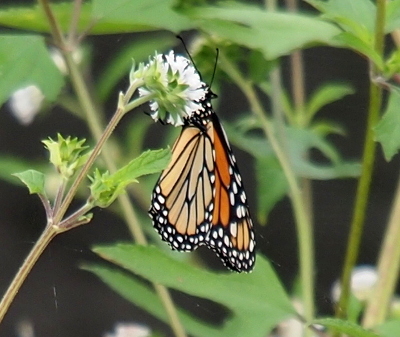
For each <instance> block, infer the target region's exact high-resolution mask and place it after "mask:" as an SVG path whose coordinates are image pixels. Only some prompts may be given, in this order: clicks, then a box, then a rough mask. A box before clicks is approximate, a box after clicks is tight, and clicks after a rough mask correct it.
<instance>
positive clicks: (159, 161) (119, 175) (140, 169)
mask: <svg viewBox="0 0 400 337" xmlns="http://www.w3.org/2000/svg"><path fill="white" fill-rule="evenodd" d="M170 160H171V150H170V149H160V150H149V151H146V152H143V153H142V154H141V155H140V156H139V157H137V158H135V159H133V160H132V161H130V162H129V164H127V165H125V166H124V167H123V168H121V169H120V170H118V171H117V172H116V173H114V174H113V177H114V178H113V179H115V181H124V180H126V181H133V180H135V179H136V178H138V177H140V176H142V175H146V174H152V173H157V172H160V171H162V170H163V169H165V167H166V166H167V165H168V163H169V161H170Z"/></svg>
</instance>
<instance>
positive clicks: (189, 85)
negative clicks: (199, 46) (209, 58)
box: [131, 51, 208, 126]
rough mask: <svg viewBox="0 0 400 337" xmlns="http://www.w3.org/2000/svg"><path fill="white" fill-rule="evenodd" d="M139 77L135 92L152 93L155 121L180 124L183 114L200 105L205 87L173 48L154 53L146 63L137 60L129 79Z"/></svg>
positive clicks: (195, 72) (190, 112)
mask: <svg viewBox="0 0 400 337" xmlns="http://www.w3.org/2000/svg"><path fill="white" fill-rule="evenodd" d="M139 78H140V79H142V80H143V81H144V85H143V86H142V87H140V88H139V95H140V96H141V97H146V96H149V95H152V96H154V97H153V98H152V99H151V101H150V109H151V110H152V112H151V113H150V115H151V117H152V118H153V119H154V120H155V121H157V120H161V121H162V122H164V123H168V124H173V125H175V126H179V125H183V123H184V118H187V117H190V116H192V114H193V112H194V111H196V110H199V109H200V110H201V109H203V107H202V101H203V100H204V99H205V96H206V93H207V90H208V87H207V85H206V84H205V83H204V82H202V81H201V78H200V75H199V74H198V72H197V70H196V68H195V67H194V66H193V65H192V64H191V62H190V61H189V60H188V59H187V58H185V57H183V56H177V55H175V54H174V52H173V51H170V52H169V54H167V55H162V54H156V55H155V56H154V57H153V58H152V59H150V61H149V63H148V64H147V65H143V64H140V65H139V67H138V69H137V70H135V71H132V72H131V81H134V80H135V79H139Z"/></svg>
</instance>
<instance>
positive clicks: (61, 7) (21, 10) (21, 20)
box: [0, 2, 93, 33]
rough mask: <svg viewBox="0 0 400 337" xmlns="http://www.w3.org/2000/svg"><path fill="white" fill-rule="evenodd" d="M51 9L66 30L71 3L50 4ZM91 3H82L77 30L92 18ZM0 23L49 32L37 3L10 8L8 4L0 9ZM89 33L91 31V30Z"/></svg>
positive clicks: (85, 26) (85, 25) (82, 29)
mask: <svg viewBox="0 0 400 337" xmlns="http://www.w3.org/2000/svg"><path fill="white" fill-rule="evenodd" d="M50 6H51V8H52V11H53V13H54V15H55V17H56V18H57V21H58V22H59V23H60V26H61V28H62V30H63V31H64V32H65V31H67V30H68V28H69V25H70V23H71V18H72V15H73V14H74V11H73V3H67V2H65V3H59V4H50ZM91 10H92V5H91V3H88V2H86V3H83V4H82V7H81V13H80V16H79V31H80V32H83V31H85V30H86V29H87V28H88V27H89V26H90V24H91V23H93V20H92V18H91V15H90V13H91ZM0 24H1V25H2V26H6V27H13V28H18V29H21V30H29V31H34V32H46V33H49V32H50V26H49V21H48V20H47V17H46V15H45V14H44V11H43V9H42V8H41V6H39V5H34V6H18V7H14V8H12V7H11V8H10V7H9V6H7V7H5V8H2V9H1V10H0ZM90 33H93V32H92V30H91V31H90Z"/></svg>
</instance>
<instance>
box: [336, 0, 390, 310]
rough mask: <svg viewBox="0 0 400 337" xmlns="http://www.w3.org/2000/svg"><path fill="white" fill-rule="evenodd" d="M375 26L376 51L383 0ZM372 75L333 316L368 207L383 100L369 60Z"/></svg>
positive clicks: (345, 296) (346, 291) (344, 296)
mask: <svg viewBox="0 0 400 337" xmlns="http://www.w3.org/2000/svg"><path fill="white" fill-rule="evenodd" d="M376 5H377V12H376V23H375V24H376V27H375V51H376V52H377V53H378V55H382V54H383V49H384V36H385V35H384V24H385V11H386V10H385V8H386V0H378V1H377V2H376ZM370 66H371V78H370V88H369V107H368V120H367V130H366V135H365V141H364V152H363V160H362V168H361V177H360V179H359V181H358V186H357V192H356V200H355V206H354V211H353V217H352V221H351V225H350V233H349V238H348V242H347V252H346V257H345V262H344V268H343V274H342V278H341V286H342V291H341V294H340V299H339V303H338V305H337V307H336V317H339V318H344V317H346V315H347V307H348V303H349V296H350V288H351V284H350V282H351V273H352V270H353V268H354V267H355V264H356V262H357V258H358V253H359V249H360V243H361V237H362V233H363V229H364V222H365V212H366V209H367V203H368V197H369V191H370V186H371V180H372V172H373V166H374V161H375V148H376V143H375V140H374V131H373V128H374V126H375V125H376V124H377V122H378V120H379V115H380V114H379V112H380V109H381V104H382V89H381V88H380V87H379V86H378V85H377V84H376V83H375V82H374V81H373V78H374V77H375V76H376V75H377V73H378V69H377V68H376V66H375V65H374V64H372V63H371V65H370Z"/></svg>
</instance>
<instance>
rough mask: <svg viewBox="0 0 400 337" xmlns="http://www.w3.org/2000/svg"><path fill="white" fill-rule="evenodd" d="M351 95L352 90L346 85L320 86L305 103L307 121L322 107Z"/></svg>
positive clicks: (331, 84)
mask: <svg viewBox="0 0 400 337" xmlns="http://www.w3.org/2000/svg"><path fill="white" fill-rule="evenodd" d="M352 93H354V89H353V88H352V87H351V86H350V85H348V84H339V83H337V84H333V83H330V84H325V85H322V86H320V87H319V88H318V89H317V90H316V91H315V92H314V93H313V94H312V95H311V98H310V99H309V101H308V103H307V107H306V111H307V115H308V117H309V119H310V120H311V119H312V117H313V116H314V115H315V114H316V113H317V112H318V111H319V110H320V109H321V108H322V107H323V106H325V105H327V104H329V103H332V102H334V101H337V100H339V99H341V98H343V97H344V96H347V95H350V94H352Z"/></svg>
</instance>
